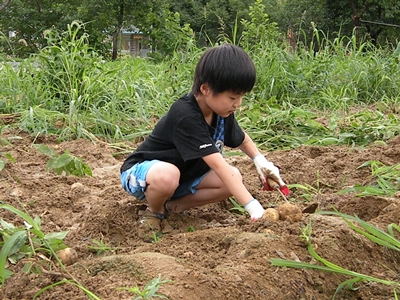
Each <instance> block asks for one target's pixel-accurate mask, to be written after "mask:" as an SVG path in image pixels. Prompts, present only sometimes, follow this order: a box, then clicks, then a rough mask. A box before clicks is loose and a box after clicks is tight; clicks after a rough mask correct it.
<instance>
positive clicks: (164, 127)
mask: <svg viewBox="0 0 400 300" xmlns="http://www.w3.org/2000/svg"><path fill="white" fill-rule="evenodd" d="M215 122H216V115H215V116H214V118H213V124H212V125H213V126H215ZM213 126H209V125H208V124H207V122H206V121H205V119H204V116H203V114H202V112H201V110H200V107H199V106H198V104H197V101H196V99H195V97H194V96H193V94H192V93H189V94H186V95H184V96H182V97H181V98H180V99H178V100H177V101H175V102H174V103H173V104H172V105H171V107H170V109H169V111H168V112H167V113H166V114H165V115H164V116H163V117H162V118H161V119H160V120H159V121H158V123H157V124H156V126H155V127H154V129H153V131H152V132H151V134H150V135H149V136H147V137H146V139H145V140H144V141H143V143H141V144H140V145H139V147H138V148H137V149H136V150H135V151H134V152H133V153H131V154H130V155H129V156H128V157H127V159H126V160H125V162H124V163H123V165H122V167H121V172H123V171H126V170H128V169H129V168H131V167H132V166H133V165H134V164H136V163H138V162H142V161H145V160H152V159H158V160H161V161H165V162H169V163H172V164H174V165H175V166H176V167H177V168H178V169H179V171H180V172H181V179H180V182H184V181H186V180H192V179H194V178H197V177H199V176H201V175H203V174H205V173H206V172H207V171H208V170H209V169H210V168H209V167H208V165H207V164H206V163H205V162H204V161H203V159H202V157H204V156H207V155H209V154H212V153H218V149H217V147H216V146H215V143H214V141H213V139H212V136H213V134H214V131H215V128H214V127H213ZM224 126H225V128H224V141H223V142H224V145H226V146H228V147H231V148H236V147H238V146H239V145H240V144H241V143H242V142H243V140H244V133H243V130H242V129H241V128H240V126H239V124H238V123H237V121H236V119H235V116H234V114H231V115H229V116H228V117H226V118H224Z"/></svg>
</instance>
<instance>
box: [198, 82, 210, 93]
mask: <svg viewBox="0 0 400 300" xmlns="http://www.w3.org/2000/svg"><path fill="white" fill-rule="evenodd" d="M200 92H201V93H202V94H203V95H205V96H207V95H208V94H209V93H210V92H211V89H210V87H209V86H208V84H207V83H203V84H202V85H201V86H200Z"/></svg>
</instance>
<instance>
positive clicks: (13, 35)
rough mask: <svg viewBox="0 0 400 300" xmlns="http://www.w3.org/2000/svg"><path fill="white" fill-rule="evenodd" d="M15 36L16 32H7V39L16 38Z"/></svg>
mask: <svg viewBox="0 0 400 300" xmlns="http://www.w3.org/2000/svg"><path fill="white" fill-rule="evenodd" d="M16 36H17V32H16V31H9V32H8V37H9V38H13V37H16Z"/></svg>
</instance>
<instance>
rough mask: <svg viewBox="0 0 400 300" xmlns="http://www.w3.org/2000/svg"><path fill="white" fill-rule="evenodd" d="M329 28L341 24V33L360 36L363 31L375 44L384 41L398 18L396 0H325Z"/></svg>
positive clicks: (399, 11) (399, 6) (398, 10)
mask: <svg viewBox="0 0 400 300" xmlns="http://www.w3.org/2000/svg"><path fill="white" fill-rule="evenodd" d="M326 16H327V17H330V19H331V22H330V28H334V27H336V28H337V27H339V26H341V27H342V29H343V33H344V34H346V35H351V34H352V33H355V34H356V36H358V37H361V36H362V35H363V33H364V32H365V34H366V36H367V37H369V38H370V40H371V42H372V43H374V44H375V45H376V44H377V43H378V42H379V38H380V36H381V35H382V36H383V38H382V39H381V40H382V41H384V40H385V39H386V38H388V37H389V36H390V31H391V30H392V29H393V28H396V26H393V25H396V24H397V23H398V20H399V18H400V3H399V1H398V0H326Z"/></svg>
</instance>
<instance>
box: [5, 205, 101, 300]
mask: <svg viewBox="0 0 400 300" xmlns="http://www.w3.org/2000/svg"><path fill="white" fill-rule="evenodd" d="M0 209H6V210H8V211H10V212H12V213H14V214H15V215H17V216H19V217H20V218H22V219H23V220H24V226H21V227H16V226H14V225H13V224H11V223H8V222H6V221H4V220H3V219H0V225H1V228H0V236H1V241H0V246H1V251H0V283H1V284H3V283H4V281H5V280H6V279H7V278H10V277H11V276H12V274H13V273H12V272H11V271H9V270H7V269H6V262H7V260H8V261H9V262H10V263H12V264H16V263H17V262H19V261H25V264H24V267H23V271H25V272H29V271H32V272H39V273H40V272H43V273H50V271H48V270H46V269H45V264H43V263H38V259H42V260H43V261H45V262H47V263H49V264H50V265H49V268H53V263H52V262H51V261H50V260H49V259H48V257H54V258H55V259H56V261H57V262H58V264H59V265H60V267H61V268H62V270H63V271H64V272H65V273H66V274H64V275H63V274H61V273H59V275H63V276H66V277H70V278H71V279H68V280H67V279H64V280H61V281H59V282H56V283H54V284H51V285H49V286H46V287H44V288H42V289H40V290H39V291H38V292H37V293H36V294H35V295H34V297H33V299H36V297H37V296H38V295H40V294H41V293H43V292H44V291H46V290H48V289H50V288H52V287H54V286H56V285H59V284H63V283H68V284H72V285H75V286H77V287H78V288H79V289H80V290H82V291H83V292H84V293H85V294H86V295H88V296H89V297H91V299H98V300H100V298H98V297H97V296H96V295H94V294H93V293H92V292H90V291H89V290H87V289H86V288H85V287H84V286H83V285H82V284H81V283H79V281H78V280H77V279H76V278H74V277H73V276H72V275H71V274H70V273H69V272H68V271H67V270H66V269H65V267H64V265H63V264H62V263H61V261H60V260H59V258H58V257H57V254H56V252H57V251H58V250H61V249H64V248H66V245H64V243H63V239H64V238H65V236H66V235H67V234H68V231H61V232H53V233H44V232H42V231H41V229H40V225H41V222H40V218H39V217H37V216H36V217H34V218H32V217H31V216H30V215H29V214H28V213H26V212H23V211H21V210H19V209H17V208H15V207H13V206H11V205H8V204H0Z"/></svg>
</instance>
